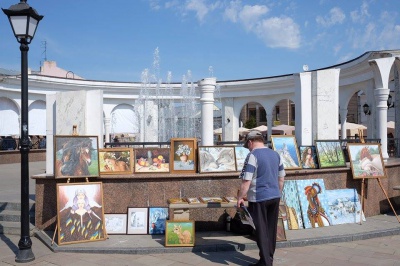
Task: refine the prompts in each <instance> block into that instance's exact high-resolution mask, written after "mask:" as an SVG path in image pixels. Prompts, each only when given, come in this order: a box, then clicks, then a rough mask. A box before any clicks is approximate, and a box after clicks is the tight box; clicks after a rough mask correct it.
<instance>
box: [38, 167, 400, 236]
mask: <svg viewBox="0 0 400 266" xmlns="http://www.w3.org/2000/svg"><path fill="white" fill-rule="evenodd" d="M386 169H387V173H388V178H384V179H381V184H382V187H383V188H384V189H385V191H386V192H387V193H388V197H389V198H390V199H391V202H392V203H393V205H394V207H395V208H397V209H398V207H400V192H399V191H393V190H392V189H391V188H392V187H393V186H398V185H400V178H399V176H400V175H399V174H400V160H399V159H393V160H391V161H390V162H389V163H387V164H386ZM238 174H239V173H224V174H188V175H173V174H164V175H161V174H159V175H146V174H142V175H138V174H134V175H132V176H129V177H127V176H108V177H101V178H95V179H90V181H91V182H92V181H93V182H94V181H101V182H103V203H104V212H105V213H126V212H127V208H128V207H148V206H157V207H168V204H167V200H168V199H169V198H177V197H179V196H180V195H182V197H201V196H203V197H212V196H236V194H237V190H238V188H239V186H240V183H241V181H240V179H238ZM33 178H34V179H36V209H35V210H36V217H35V218H36V219H35V221H36V227H37V228H38V229H40V230H54V228H55V224H56V218H57V198H56V184H57V183H66V182H67V180H66V179H57V180H56V179H54V178H53V177H52V176H46V175H38V176H34V177H33ZM317 178H322V179H324V182H325V187H326V189H340V188H356V189H357V191H358V194H359V195H360V194H361V184H362V180H358V179H357V180H355V179H353V177H352V173H351V169H350V168H349V167H344V168H335V169H315V170H297V171H287V177H286V180H301V179H317ZM84 181H85V180H83V179H79V180H73V179H71V182H84ZM364 195H365V200H364V213H365V216H366V217H370V216H374V215H378V214H380V213H387V212H390V211H391V208H390V206H389V204H388V201H387V200H386V196H385V194H384V192H383V190H382V188H381V187H380V185H379V182H378V180H376V179H365V189H364ZM224 211H225V208H215V209H212V208H199V209H191V210H190V219H191V220H194V221H196V230H198V231H203V230H224V217H225V216H224ZM226 211H227V212H228V213H229V214H230V215H231V216H233V215H234V213H235V209H234V208H227V209H226ZM170 215H171V212H170Z"/></svg>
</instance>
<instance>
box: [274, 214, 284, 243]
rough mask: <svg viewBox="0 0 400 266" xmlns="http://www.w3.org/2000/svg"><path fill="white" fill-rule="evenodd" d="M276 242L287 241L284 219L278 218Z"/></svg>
mask: <svg viewBox="0 0 400 266" xmlns="http://www.w3.org/2000/svg"><path fill="white" fill-rule="evenodd" d="M276 241H278V242H279V241H286V232H285V227H284V225H283V219H282V217H279V218H278V227H277V229H276Z"/></svg>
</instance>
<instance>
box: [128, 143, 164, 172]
mask: <svg viewBox="0 0 400 266" xmlns="http://www.w3.org/2000/svg"><path fill="white" fill-rule="evenodd" d="M169 158H170V149H169V148H158V147H148V148H136V149H135V150H134V172H135V173H136V174H152V173H169V172H170V159H169Z"/></svg>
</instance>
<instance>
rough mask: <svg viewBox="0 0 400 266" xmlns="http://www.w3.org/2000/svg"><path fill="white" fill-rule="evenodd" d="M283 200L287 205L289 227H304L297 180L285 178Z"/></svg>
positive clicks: (294, 228)
mask: <svg viewBox="0 0 400 266" xmlns="http://www.w3.org/2000/svg"><path fill="white" fill-rule="evenodd" d="M282 200H283V205H284V206H286V219H287V229H290V230H297V229H304V223H303V216H302V214H301V207H300V201H299V192H298V191H297V183H296V180H285V184H284V186H283V191H282ZM280 208H281V207H280Z"/></svg>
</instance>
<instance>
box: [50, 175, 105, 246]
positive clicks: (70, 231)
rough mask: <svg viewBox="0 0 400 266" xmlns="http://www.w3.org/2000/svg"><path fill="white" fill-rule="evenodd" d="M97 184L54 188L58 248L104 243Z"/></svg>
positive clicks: (101, 208) (100, 197) (98, 185)
mask: <svg viewBox="0 0 400 266" xmlns="http://www.w3.org/2000/svg"><path fill="white" fill-rule="evenodd" d="M103 221H104V209H103V187H102V183H101V182H90V183H89V182H86V183H65V184H57V231H58V241H57V242H58V245H64V244H72V243H79V242H89V241H96V240H105V239H106V236H105V232H104V224H103Z"/></svg>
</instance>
